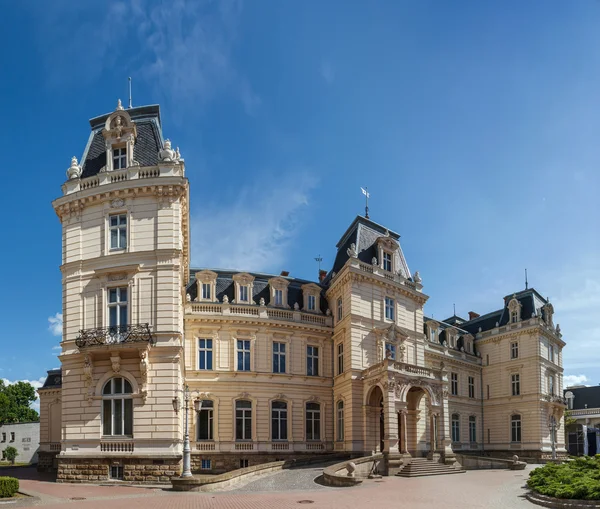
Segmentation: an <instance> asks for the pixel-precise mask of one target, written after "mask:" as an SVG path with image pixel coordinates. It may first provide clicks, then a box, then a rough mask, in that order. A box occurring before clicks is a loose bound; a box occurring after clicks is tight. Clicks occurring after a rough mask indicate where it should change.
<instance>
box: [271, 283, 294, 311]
mask: <svg viewBox="0 0 600 509" xmlns="http://www.w3.org/2000/svg"><path fill="white" fill-rule="evenodd" d="M289 284H290V283H289V281H288V280H287V279H284V278H282V277H279V276H277V277H272V278H271V279H269V298H270V301H269V305H270V306H275V307H279V308H289V307H290V306H289V304H288V285H289Z"/></svg>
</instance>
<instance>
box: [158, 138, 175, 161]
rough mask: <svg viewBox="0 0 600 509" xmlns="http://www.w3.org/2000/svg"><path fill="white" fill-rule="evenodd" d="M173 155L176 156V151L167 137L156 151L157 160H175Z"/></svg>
mask: <svg viewBox="0 0 600 509" xmlns="http://www.w3.org/2000/svg"><path fill="white" fill-rule="evenodd" d="M175 157H176V153H175V151H174V150H173V149H172V148H171V140H169V139H168V138H167V139H166V140H165V146H164V147H163V149H162V150H160V151H159V152H158V160H159V161H165V162H169V161H175Z"/></svg>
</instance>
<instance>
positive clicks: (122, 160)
mask: <svg viewBox="0 0 600 509" xmlns="http://www.w3.org/2000/svg"><path fill="white" fill-rule="evenodd" d="M125 168H127V148H126V147H122V148H114V149H113V170H123V169H125Z"/></svg>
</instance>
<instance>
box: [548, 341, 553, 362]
mask: <svg viewBox="0 0 600 509" xmlns="http://www.w3.org/2000/svg"><path fill="white" fill-rule="evenodd" d="M548 360H549V361H550V362H554V346H553V345H548Z"/></svg>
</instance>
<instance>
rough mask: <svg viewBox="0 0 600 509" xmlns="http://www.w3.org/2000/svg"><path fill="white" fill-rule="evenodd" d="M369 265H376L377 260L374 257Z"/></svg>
mask: <svg viewBox="0 0 600 509" xmlns="http://www.w3.org/2000/svg"><path fill="white" fill-rule="evenodd" d="M371 264H372V265H373V266H375V265H377V258H376V257H375V256H374V257H373V259H372V260H371Z"/></svg>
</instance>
